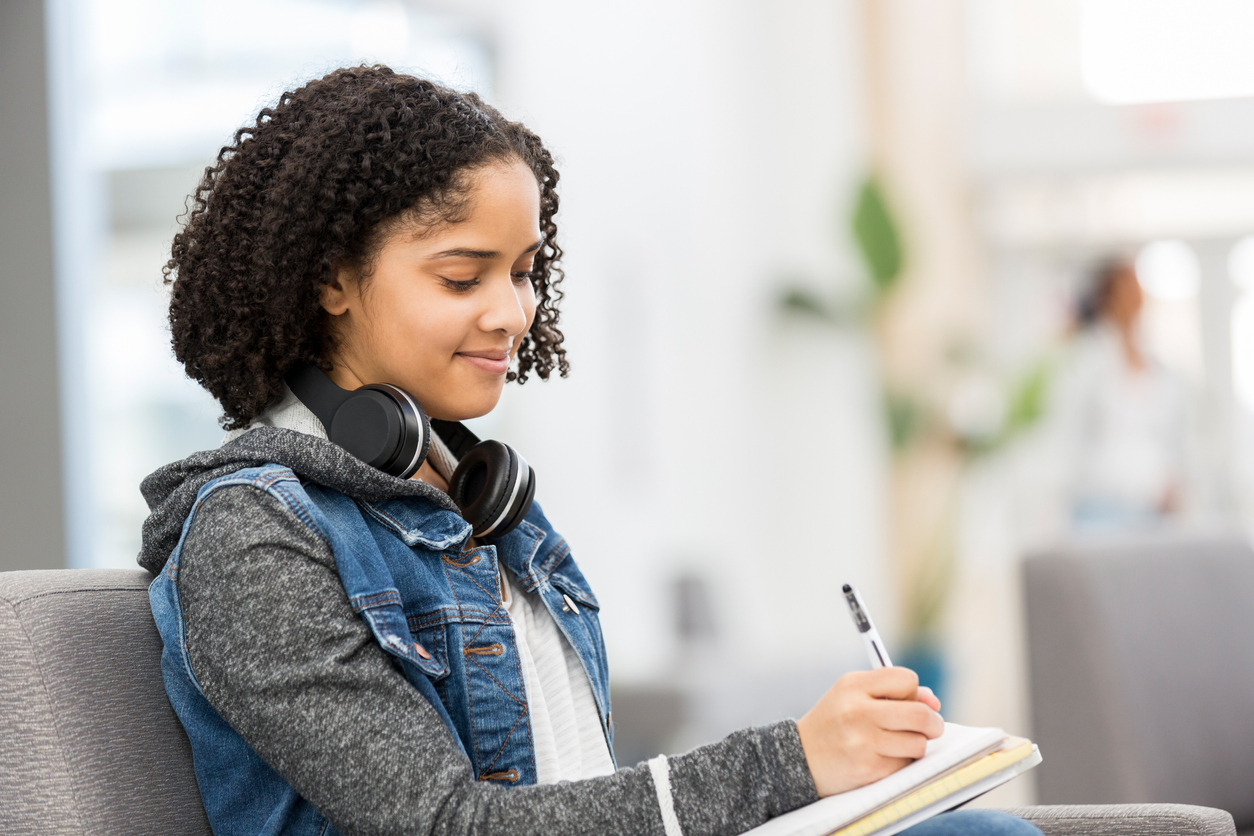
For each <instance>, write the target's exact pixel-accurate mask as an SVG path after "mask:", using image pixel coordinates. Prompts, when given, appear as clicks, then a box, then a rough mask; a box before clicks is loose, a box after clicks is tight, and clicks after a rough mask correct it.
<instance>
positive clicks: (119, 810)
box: [0, 570, 1235, 836]
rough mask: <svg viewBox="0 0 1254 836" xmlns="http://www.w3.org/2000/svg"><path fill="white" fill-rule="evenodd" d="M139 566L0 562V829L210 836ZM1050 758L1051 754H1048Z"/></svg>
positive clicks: (1109, 821) (1180, 823)
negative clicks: (40, 567) (12, 568)
mask: <svg viewBox="0 0 1254 836" xmlns="http://www.w3.org/2000/svg"><path fill="white" fill-rule="evenodd" d="M149 580H150V577H149V576H148V575H147V574H146V573H143V572H140V571H133V572H127V571H87V570H74V571H68V570H67V571H44V572H0V832H3V833H20V834H23V836H53V834H55V835H56V836H80V834H81V836H86V834H93V836H111V834H118V836H123V835H125V836H149V834H151V836H181V834H188V836H208V834H209V832H210V831H209V825H208V823H207V822H206V820H205V814H204V811H203V809H202V808H201V805H200V795H199V792H198V791H197V789H196V782H195V777H194V775H193V772H192V759H191V751H190V748H189V747H188V743H187V738H186V736H185V735H184V734H183V729H182V727H181V726H180V725H179V722H178V718H177V717H175V715H174V712H173V710H172V709H171V708H170V704H169V702H168V701H167V700H166V696H165V688H164V687H163V685H162V682H161V670H160V656H161V640H160V638H159V637H158V635H157V630H156V627H155V626H154V624H153V622H152V616H151V614H150V612H149V609H148V595H147V585H148V582H149ZM1047 759H1048V757H1047ZM1012 812H1014V813H1017V814H1019V815H1022V816H1024V817H1025V818H1028V819H1031V820H1032V821H1033V822H1035V823H1036V824H1037V825H1038V826H1039V827H1040V828H1041V829H1042V830H1043V831H1044V832H1045V834H1046V836H1233V834H1234V833H1235V831H1234V830H1233V826H1232V817H1231V816H1229V815H1228V814H1227V813H1224V812H1223V811H1221V810H1213V809H1206V808H1202V807H1189V806H1181V805H1168V804H1157V805H1129V806H1118V807H1110V806H1093V807H1024V808H1019V809H1016V810H1013V811H1012Z"/></svg>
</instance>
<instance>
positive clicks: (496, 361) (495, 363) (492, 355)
mask: <svg viewBox="0 0 1254 836" xmlns="http://www.w3.org/2000/svg"><path fill="white" fill-rule="evenodd" d="M457 356H458V357H460V358H462V359H463V360H465V361H466V362H467V363H470V364H471V365H472V366H474V367H475V368H477V369H479V370H480V371H485V372H487V373H488V374H491V375H503V374H505V373H506V372H508V371H509V352H506V351H474V352H458V354H457Z"/></svg>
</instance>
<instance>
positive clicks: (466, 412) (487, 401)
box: [427, 392, 501, 421]
mask: <svg viewBox="0 0 1254 836" xmlns="http://www.w3.org/2000/svg"><path fill="white" fill-rule="evenodd" d="M500 400H501V395H500V393H499V392H498V393H496V395H495V396H494V397H491V398H479V399H475V400H473V401H461V402H460V403H453V404H443V405H442V408H441V409H439V410H434V411H433V410H428V411H427V415H428V416H430V417H431V418H437V419H439V420H441V421H468V420H470V419H471V418H481V417H483V416H484V415H487V414H488V413H489V412H491V411H492V410H493V409H496V405H497V403H498V402H499V401H500Z"/></svg>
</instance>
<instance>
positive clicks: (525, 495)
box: [449, 440, 535, 537]
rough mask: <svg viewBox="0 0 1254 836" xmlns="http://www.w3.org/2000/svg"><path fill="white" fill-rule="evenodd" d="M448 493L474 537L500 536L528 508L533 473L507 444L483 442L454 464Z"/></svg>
mask: <svg viewBox="0 0 1254 836" xmlns="http://www.w3.org/2000/svg"><path fill="white" fill-rule="evenodd" d="M449 493H450V495H451V496H452V498H453V502H455V503H456V504H457V507H458V508H459V509H461V512H462V518H463V519H465V520H466V522H468V523H470V526H471V528H472V529H473V531H474V535H475V536H476V537H501V536H503V535H505V534H507V533H509V532H510V531H512V530H513V529H514V527H515V526H517V525H518V523H520V522H522V519H523V517H524V516H526V514H527V510H528V509H529V508H530V507H531V501H532V499H534V498H535V472H534V471H533V470H532V469H531V467H530V466H529V465H528V464H527V462H526V460H524V459H523V457H522V456H520V455H518V453H517V452H515V451H514V449H513V448H511V447H510V446H509V445H507V444H502V443H501V442H499V441H493V440H489V441H483V442H480V443H479V444H476V445H475V446H474V447H472V448H471V449H470V451H469V452H467V453H466V455H465V456H463V457H462V460H461V461H460V462H458V464H457V469H456V470H454V471H453V478H452V479H450V480H449Z"/></svg>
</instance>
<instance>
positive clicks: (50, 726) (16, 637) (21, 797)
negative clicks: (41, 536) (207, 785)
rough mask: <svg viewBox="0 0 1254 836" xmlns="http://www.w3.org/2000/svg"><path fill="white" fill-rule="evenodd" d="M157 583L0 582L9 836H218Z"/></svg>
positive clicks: (0, 817) (2, 745)
mask: <svg viewBox="0 0 1254 836" xmlns="http://www.w3.org/2000/svg"><path fill="white" fill-rule="evenodd" d="M151 579H152V578H151V576H150V575H148V574H147V573H146V572H143V571H141V570H138V569H137V570H134V571H121V570H64V571H36V572H0V832H4V833H23V834H31V836H42V834H49V836H52V834H56V836H66V834H101V835H102V836H104V835H106V834H132V835H133V836H144V834H152V835H153V836H177V835H178V834H189V836H209V834H210V830H209V824H208V821H207V820H206V818H205V814H204V809H203V808H202V807H201V803H200V793H199V792H198V790H197V788H196V779H195V776H194V773H193V771H192V756H191V749H190V747H189V746H188V743H187V737H186V735H185V734H184V732H183V728H182V726H181V725H180V724H179V721H178V718H177V717H176V716H175V714H174V711H173V709H172V708H171V707H170V703H169V701H168V700H167V699H166V695H165V687H164V685H163V684H162V680H161V639H160V637H159V636H158V635H157V629H156V626H155V625H154V624H153V621H152V614H151V611H150V610H149V607H148V583H149V581H151Z"/></svg>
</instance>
